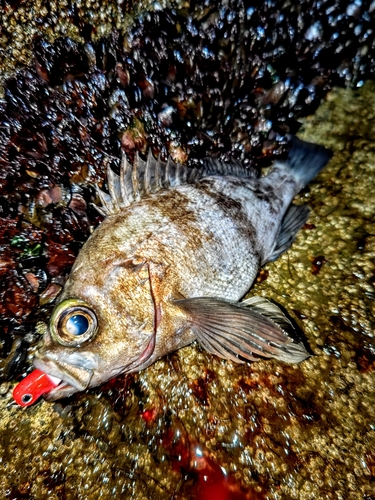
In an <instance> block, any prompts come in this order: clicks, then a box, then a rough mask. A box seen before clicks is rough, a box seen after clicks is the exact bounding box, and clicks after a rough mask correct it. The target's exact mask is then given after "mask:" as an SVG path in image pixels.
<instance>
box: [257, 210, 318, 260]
mask: <svg viewBox="0 0 375 500" xmlns="http://www.w3.org/2000/svg"><path fill="white" fill-rule="evenodd" d="M309 213H310V209H309V207H308V206H307V205H290V207H289V209H288V211H287V212H286V214H285V216H284V218H283V220H282V222H281V226H280V231H279V234H278V236H277V239H276V244H275V247H274V249H273V252H272V254H271V255H270V256H269V257H268V258H267V259H266V260H265V261H264V262H263V264H265V263H266V262H272V261H274V260H276V259H278V258H279V257H280V255H282V254H283V253H284V252H286V251H287V250H289V248H290V247H291V246H292V243H293V241H294V240H295V239H296V236H297V233H298V231H299V230H300V229H301V227H302V226H303V225H304V224H305V222H306V221H307V218H308V216H309Z"/></svg>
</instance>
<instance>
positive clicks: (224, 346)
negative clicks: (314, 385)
mask: <svg viewBox="0 0 375 500" xmlns="http://www.w3.org/2000/svg"><path fill="white" fill-rule="evenodd" d="M256 299H258V300H256ZM174 304H175V305H177V306H178V307H180V308H181V309H182V310H183V311H185V313H186V315H187V321H188V323H189V326H190V327H191V329H192V330H193V332H194V333H195V335H196V336H197V340H198V342H199V343H200V344H201V346H202V347H203V348H204V349H205V350H206V351H208V352H210V353H212V354H215V355H216V356H219V357H221V358H225V359H230V360H232V361H235V362H236V363H243V362H244V361H256V360H258V359H259V358H258V357H257V356H262V357H265V358H275V359H279V360H281V361H285V362H288V363H299V362H300V361H303V360H304V359H306V358H307V357H309V354H308V352H307V351H306V349H305V346H304V345H303V343H302V342H298V341H294V339H293V337H294V336H291V335H289V333H291V332H292V331H293V330H294V327H293V325H292V323H291V322H290V321H289V319H288V318H287V317H286V316H285V315H284V314H283V312H282V311H281V310H280V309H279V308H278V307H277V306H276V305H275V304H272V303H271V302H269V301H267V300H266V299H263V298H262V297H256V298H252V299H249V300H248V301H244V302H242V303H236V304H235V303H231V302H226V301H225V300H221V299H215V298H211V297H199V298H191V299H184V300H178V301H175V302H174Z"/></svg>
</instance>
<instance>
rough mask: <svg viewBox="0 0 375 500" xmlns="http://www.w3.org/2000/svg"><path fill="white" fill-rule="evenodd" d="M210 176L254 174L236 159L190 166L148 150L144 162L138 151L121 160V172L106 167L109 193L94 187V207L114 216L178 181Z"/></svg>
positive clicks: (178, 183)
mask: <svg viewBox="0 0 375 500" xmlns="http://www.w3.org/2000/svg"><path fill="white" fill-rule="evenodd" d="M212 175H232V176H235V177H241V178H248V179H251V178H254V177H255V176H256V175H257V173H256V171H255V170H254V169H249V170H248V169H247V168H245V167H243V166H242V165H241V164H240V163H239V162H236V161H234V162H232V163H224V162H221V161H218V160H214V159H212V158H208V159H207V160H206V161H205V163H204V165H203V167H202V168H191V167H186V166H185V165H181V164H180V163H175V162H174V161H173V160H172V159H171V157H169V158H168V160H167V162H163V161H161V160H160V157H159V158H158V159H157V160H156V159H155V158H154V157H153V155H152V153H151V150H149V152H148V156H147V160H146V161H144V160H142V158H141V157H140V155H139V154H138V152H137V153H136V155H135V159H134V164H133V165H131V164H130V163H129V162H128V160H127V159H126V156H125V155H123V156H122V159H121V168H120V175H117V174H116V173H115V172H114V171H113V170H112V169H111V168H110V167H108V170H107V184H108V191H109V194H107V193H105V192H104V191H102V190H101V189H100V188H99V187H97V188H96V190H97V193H98V196H99V199H100V201H101V205H102V206H101V207H98V206H96V205H94V206H95V208H96V210H97V211H98V212H99V213H100V214H102V215H104V216H105V217H106V216H108V215H115V214H117V213H119V212H121V211H122V210H123V209H124V208H126V207H128V206H129V205H131V204H132V203H135V202H137V201H140V200H141V199H142V198H144V197H146V196H149V195H151V194H154V193H157V192H158V191H160V190H161V189H168V188H171V187H172V188H173V187H175V186H179V185H181V184H195V183H196V182H198V181H199V180H200V179H202V178H203V177H207V176H212Z"/></svg>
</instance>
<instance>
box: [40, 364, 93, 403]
mask: <svg viewBox="0 0 375 500" xmlns="http://www.w3.org/2000/svg"><path fill="white" fill-rule="evenodd" d="M33 363H34V366H35V368H38V369H39V370H41V371H42V372H44V373H46V374H47V375H51V376H53V377H56V378H59V379H61V382H60V383H59V384H58V385H57V386H56V387H55V388H53V389H52V390H51V391H50V392H47V393H45V394H44V395H43V397H44V399H46V400H47V401H56V400H57V399H61V398H65V397H68V396H71V395H72V394H74V393H76V392H81V391H84V390H85V389H87V388H88V387H89V385H90V381H91V379H92V377H93V375H94V372H93V370H90V369H87V368H81V367H78V366H76V365H73V364H68V363H64V362H62V361H58V362H57V361H55V360H51V359H48V358H44V359H42V358H40V357H38V356H35V358H34V361H33Z"/></svg>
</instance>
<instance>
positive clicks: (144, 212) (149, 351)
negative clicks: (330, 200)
mask: <svg viewBox="0 0 375 500" xmlns="http://www.w3.org/2000/svg"><path fill="white" fill-rule="evenodd" d="M291 142H292V148H291V151H290V153H289V157H288V158H287V160H285V161H281V162H277V163H276V164H275V165H274V166H273V168H272V170H271V171H270V173H269V174H268V175H266V176H264V177H259V178H258V177H257V176H255V175H254V172H253V171H251V170H250V171H246V169H244V168H243V167H242V166H241V165H239V164H237V163H233V164H229V165H226V164H222V163H220V162H215V161H214V160H209V161H208V162H207V165H206V167H205V168H203V169H202V170H201V171H198V170H195V169H194V170H191V169H188V168H186V167H183V166H181V165H176V164H174V163H173V162H172V161H171V160H168V162H167V163H166V164H165V163H163V162H161V161H160V160H155V159H154V158H153V157H152V155H150V154H149V156H148V159H147V161H143V160H142V159H141V158H140V157H139V156H137V157H136V161H135V164H134V165H133V166H131V165H130V164H129V163H127V161H126V160H124V161H123V162H122V166H121V173H120V176H117V175H116V174H115V173H113V172H112V171H111V170H110V171H109V173H108V187H109V191H110V193H109V194H107V193H104V192H102V191H101V190H99V191H98V193H99V196H100V199H101V201H102V206H101V207H98V210H99V211H100V212H101V213H102V214H103V215H105V219H104V220H103V222H102V223H101V224H100V225H99V227H98V228H97V229H96V230H95V231H94V232H93V234H92V235H91V236H90V238H89V239H88V241H87V242H86V243H85V245H84V246H83V248H82V249H81V251H80V253H79V255H78V257H77V260H76V262H75V264H74V266H73V268H72V271H71V274H70V276H69V279H68V281H67V283H66V285H65V287H64V289H63V292H62V294H61V295H60V297H59V298H58V302H57V305H56V307H55V309H54V311H53V313H52V316H51V319H50V323H49V327H48V330H47V332H46V333H45V335H44V338H43V342H42V343H41V345H40V346H39V348H38V349H37V352H36V355H35V359H34V364H35V366H36V367H37V368H38V369H40V370H42V371H43V372H45V373H47V374H48V375H50V376H52V377H56V379H61V382H60V383H59V385H57V386H56V387H55V388H53V389H52V390H51V391H50V392H48V393H47V394H46V395H45V397H46V399H48V400H55V399H59V398H61V397H64V396H69V395H71V394H73V393H75V392H77V391H80V390H84V389H87V388H89V387H95V386H98V385H100V384H102V383H104V382H105V381H107V380H109V379H110V378H112V377H114V376H116V375H118V374H120V373H129V372H133V371H138V370H141V369H143V368H146V367H147V366H149V365H150V364H152V363H153V362H154V361H156V360H157V359H159V358H160V357H162V356H164V355H165V354H168V353H169V352H172V351H173V350H175V349H178V348H180V347H183V346H185V345H187V344H189V343H191V342H192V341H194V340H198V342H199V343H200V345H201V347H202V348H203V349H206V350H207V351H208V352H210V353H212V354H213V355H217V356H220V357H222V358H225V359H228V360H231V361H234V362H245V361H253V360H256V359H258V358H259V357H263V358H270V357H273V358H276V359H278V360H280V361H282V362H292V363H293V362H300V361H302V360H303V359H305V358H306V357H308V355H309V354H308V352H307V350H306V348H305V346H304V343H303V342H302V341H301V340H300V339H298V336H297V334H296V331H295V329H294V326H293V324H292V323H291V322H290V321H289V319H288V318H287V317H286V316H285V315H284V314H283V313H282V311H281V310H280V309H279V307H278V306H277V305H275V304H273V303H272V302H269V301H267V299H264V298H263V297H252V298H251V299H247V300H244V301H241V298H242V297H243V296H244V295H245V294H246V293H247V292H248V290H249V289H250V287H251V285H252V283H253V281H254V279H255V277H256V274H257V272H258V269H259V267H260V266H261V265H263V264H264V263H265V262H267V261H270V260H274V259H276V258H277V257H278V256H279V255H280V254H281V253H283V252H284V251H286V250H287V249H288V248H289V247H290V245H291V244H292V242H293V240H294V238H295V236H296V233H297V232H298V230H299V229H300V228H301V227H302V225H303V224H304V222H305V221H306V219H307V216H308V209H307V208H306V206H299V207H298V206H296V205H293V204H291V202H292V200H293V198H294V196H295V195H296V194H297V193H298V192H299V191H300V190H301V189H302V188H303V187H304V186H305V185H306V184H307V183H308V182H309V181H310V180H311V179H312V178H314V177H315V175H317V173H318V172H319V171H320V170H321V169H322V168H323V167H324V165H325V164H326V163H327V162H328V160H329V158H330V157H331V152H330V151H328V150H326V149H325V148H323V147H322V146H317V145H313V144H309V143H305V142H303V141H300V140H298V139H296V138H291Z"/></svg>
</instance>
